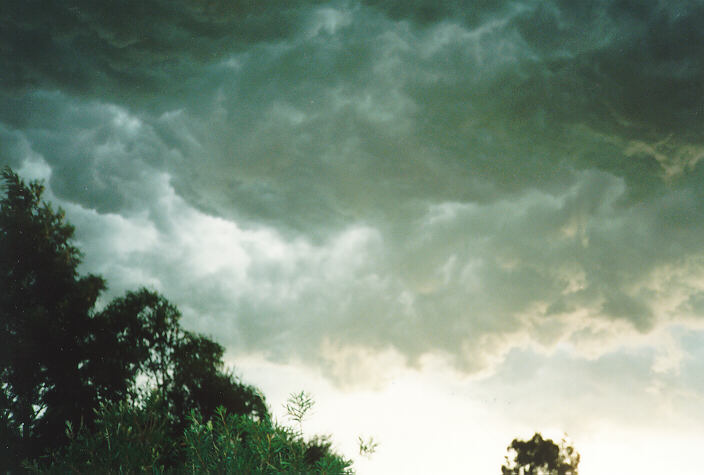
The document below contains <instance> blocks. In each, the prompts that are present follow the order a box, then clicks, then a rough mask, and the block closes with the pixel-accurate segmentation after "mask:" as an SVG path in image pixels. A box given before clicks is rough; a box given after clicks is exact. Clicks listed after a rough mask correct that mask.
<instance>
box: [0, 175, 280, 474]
mask: <svg viewBox="0 0 704 475" xmlns="http://www.w3.org/2000/svg"><path fill="white" fill-rule="evenodd" d="M2 181H3V185H4V190H3V191H4V196H2V200H0V288H2V289H3V292H1V293H0V384H1V386H0V387H1V388H2V391H0V423H2V426H1V427H0V435H1V436H2V440H4V441H5V443H4V444H1V445H0V470H9V469H13V468H17V467H18V466H19V465H18V464H19V462H20V461H21V460H22V459H25V458H27V459H32V458H36V457H38V456H40V455H42V454H45V453H47V451H51V450H54V449H56V448H58V447H60V446H61V445H64V444H66V443H67V439H66V437H65V427H66V423H67V422H68V423H69V424H72V425H73V426H74V427H85V428H87V429H88V430H90V429H92V428H93V427H94V425H95V420H96V414H97V410H98V408H99V407H101V405H105V404H109V403H116V402H119V401H127V402H129V401H135V400H137V399H139V398H140V397H146V396H145V395H148V394H150V393H151V392H152V391H156V393H158V396H159V398H160V400H161V401H163V405H164V408H165V411H166V412H165V414H166V416H165V417H166V420H167V422H169V427H170V429H169V430H171V431H172V432H173V433H178V432H179V431H181V432H182V431H183V429H184V428H185V427H186V426H187V424H188V421H187V417H188V414H189V413H190V411H192V410H197V411H198V412H199V413H200V414H202V415H203V417H206V418H209V417H211V416H212V415H213V414H214V413H215V410H216V408H217V407H219V406H222V407H223V408H224V410H226V411H228V413H231V414H236V415H251V416H254V417H256V418H259V419H263V418H266V417H267V409H266V405H265V403H264V399H263V397H262V396H261V395H260V394H259V393H258V391H256V389H254V388H253V387H251V386H248V385H244V384H242V383H241V382H240V381H239V380H238V379H237V378H235V377H234V376H233V375H232V374H231V373H228V372H226V371H225V370H224V364H223V362H222V356H223V351H224V349H223V347H222V346H221V345H219V344H218V343H216V342H214V341H212V340H210V339H209V338H207V337H205V336H203V335H199V334H196V333H192V332H189V331H186V330H184V329H183V328H182V327H181V326H180V318H181V314H180V312H179V310H178V309H177V308H176V307H175V306H174V305H172V304H171V303H169V302H168V301H167V300H166V299H165V298H164V297H163V296H161V295H159V294H158V293H156V292H153V291H150V290H147V289H141V290H138V291H135V292H128V293H127V294H126V295H125V296H123V297H120V298H117V299H115V300H113V301H112V302H111V303H109V304H108V305H107V306H106V307H105V308H104V309H102V310H100V309H98V308H97V307H96V302H97V300H98V297H99V295H100V293H101V292H102V291H103V290H104V289H105V281H104V280H103V279H102V278H101V277H99V276H96V275H86V276H82V275H80V274H79V272H78V265H79V264H80V262H81V253H80V251H79V250H78V248H76V247H75V246H74V245H73V244H72V238H73V234H74V228H73V226H71V225H70V224H69V223H68V222H66V220H65V215H64V212H63V211H62V210H61V209H59V210H54V209H53V208H52V206H51V205H50V204H49V203H47V202H45V201H43V200H42V194H43V192H44V187H43V186H42V185H41V184H40V183H38V182H32V183H30V184H25V183H24V182H23V181H22V180H21V179H20V178H19V177H18V176H17V174H16V173H14V172H13V171H12V170H10V169H9V168H5V169H3V170H2ZM139 381H145V382H144V383H139Z"/></svg>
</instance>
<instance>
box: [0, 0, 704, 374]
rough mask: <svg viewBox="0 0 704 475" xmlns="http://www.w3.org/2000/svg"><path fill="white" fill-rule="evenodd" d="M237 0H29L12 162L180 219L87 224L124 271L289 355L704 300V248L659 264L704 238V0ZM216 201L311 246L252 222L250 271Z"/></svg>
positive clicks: (546, 328) (8, 98)
mask: <svg viewBox="0 0 704 475" xmlns="http://www.w3.org/2000/svg"><path fill="white" fill-rule="evenodd" d="M213 5H215V6H213V7H212V8H214V10H209V8H211V7H207V6H205V4H202V5H201V4H196V3H194V2H185V1H184V2H176V3H162V2H157V1H151V2H146V3H144V2H141V3H127V4H125V6H124V8H123V9H120V10H119V11H113V12H111V11H108V10H107V8H108V7H105V6H95V5H88V4H86V5H83V4H78V3H73V4H70V5H69V4H55V5H54V7H52V8H55V9H57V11H53V10H46V11H36V12H35V10H36V5H34V4H31V3H30V4H27V5H26V6H22V5H13V6H6V7H3V8H5V9H6V10H7V12H6V13H7V15H4V16H3V17H4V18H5V19H4V20H2V21H3V22H4V23H2V32H3V35H4V36H3V43H2V45H3V46H2V48H4V50H3V51H6V52H7V51H9V52H10V53H9V54H6V55H3V56H2V57H3V58H4V59H3V60H2V61H4V62H5V66H6V69H7V70H8V71H11V74H9V75H8V76H6V79H5V81H4V82H2V83H0V85H1V86H2V87H3V89H4V91H3V93H2V94H0V100H1V101H2V102H1V103H0V121H1V122H2V123H1V124H0V137H1V138H2V144H0V147H1V148H0V153H1V154H2V156H0V160H2V161H3V162H9V163H11V164H13V165H15V166H17V165H18V164H21V163H22V162H23V160H25V159H26V158H27V157H30V156H33V155H37V156H40V157H42V158H43V159H44V160H46V162H47V163H48V164H49V165H50V167H51V169H52V175H51V180H50V184H51V187H52V191H53V192H54V193H55V194H56V196H57V197H58V198H59V199H63V200H66V201H67V202H75V203H79V204H81V205H83V206H84V207H85V208H86V209H94V210H97V211H98V212H99V213H100V214H99V215H97V216H96V215H91V214H90V213H88V214H82V215H81V216H82V217H81V218H80V220H81V223H77V224H82V226H83V227H86V229H89V231H86V234H85V235H84V236H83V237H82V239H84V240H85V241H86V243H88V242H90V241H91V239H95V240H96V241H97V240H98V239H104V232H105V230H104V229H101V228H100V226H96V225H95V224H93V227H91V224H90V223H96V222H100V220H101V219H106V220H109V222H110V223H112V224H111V226H113V228H109V229H115V232H117V233H120V232H122V233H126V234H128V233H130V232H132V233H134V232H136V231H135V230H136V229H137V228H138V227H139V226H147V223H149V224H150V225H153V226H154V233H156V235H157V236H158V239H157V240H156V241H154V242H152V241H149V239H151V238H149V236H150V235H151V234H150V232H151V231H150V232H146V231H145V234H144V235H142V234H140V236H141V238H143V239H146V240H147V241H146V242H147V244H146V245H145V247H143V248H142V247H140V246H138V245H137V244H129V243H130V242H131V241H130V240H129V239H127V238H125V244H124V245H123V247H122V248H120V249H122V250H123V253H122V254H119V253H111V252H110V251H108V250H107V249H102V250H101V249H100V248H99V246H97V245H90V244H87V245H88V247H90V250H89V252H88V256H92V259H93V261H92V262H93V264H91V265H94V266H95V269H97V270H98V271H100V270H101V269H102V271H103V272H105V273H107V274H108V275H109V276H112V277H113V279H115V281H116V282H119V284H116V285H117V286H118V287H120V286H124V287H129V285H130V284H129V283H130V281H132V280H134V281H135V283H136V284H139V283H140V282H138V281H139V279H144V280H146V281H148V282H150V283H153V285H157V286H159V288H160V289H162V290H164V291H165V293H166V294H167V296H169V297H170V298H174V299H175V300H177V301H178V303H180V304H181V306H182V307H183V308H185V309H186V311H187V314H188V315H189V319H190V320H189V321H190V322H191V324H193V325H196V326H199V329H201V330H205V331H211V332H213V333H217V334H218V335H222V338H230V340H229V343H230V344H232V345H239V346H240V347H243V348H247V349H248V350H256V349H259V350H261V349H262V348H264V349H266V350H265V351H270V352H272V354H274V353H276V352H278V355H277V356H276V357H278V358H285V357H286V355H290V354H297V355H298V356H300V357H303V358H306V360H307V361H309V362H315V361H316V359H317V352H318V351H319V349H320V347H321V345H323V344H324V343H325V342H326V341H330V340H332V341H338V340H339V341H342V340H343V339H344V340H345V342H347V343H349V344H351V345H361V346H365V345H367V346H370V347H373V348H375V349H384V348H386V347H389V346H391V347H393V348H395V349H397V350H398V351H400V352H401V353H402V354H403V355H404V356H406V357H407V358H409V360H411V361H414V362H417V360H418V359H419V358H420V357H421V356H422V355H423V354H425V353H428V352H445V353H447V354H449V355H451V356H454V357H456V360H457V364H458V365H459V366H462V367H464V368H465V369H468V370H479V369H482V367H484V366H486V365H487V364H488V363H487V361H489V360H491V358H492V357H494V356H496V355H500V354H502V353H503V352H505V351H508V350H507V349H508V348H510V347H511V346H512V345H515V344H517V343H516V342H518V341H522V339H525V338H532V339H535V340H536V341H539V342H541V344H544V345H545V346H548V347H552V346H554V345H556V344H557V343H558V342H560V341H568V340H570V339H571V338H575V339H576V338H578V337H579V335H580V334H581V333H580V332H582V333H590V332H597V333H598V331H599V325H601V324H602V323H603V322H607V323H614V322H615V324H620V323H623V322H627V323H628V324H629V325H631V326H632V327H633V328H634V329H635V330H634V331H636V332H647V331H651V330H652V329H653V328H656V327H657V326H658V325H661V324H663V323H664V322H668V321H671V320H677V319H678V318H679V317H678V316H677V315H675V314H672V313H668V312H669V311H668V312H666V311H663V310H662V309H661V304H660V301H661V300H664V299H665V296H664V294H665V292H666V291H665V290H663V288H665V287H666V288H667V289H668V290H676V292H674V293H675V294H677V295H680V294H681V295H682V297H681V302H679V303H677V304H678V305H681V308H687V309H688V312H689V313H690V314H697V315H700V314H701V303H700V302H699V300H698V297H696V296H697V295H698V293H699V292H700V291H701V289H700V288H697V285H698V284H696V276H697V275H700V274H701V269H700V268H696V266H695V269H694V270H692V274H691V275H688V276H672V277H669V280H666V281H665V280H663V281H659V280H658V279H659V278H660V277H658V275H659V274H658V272H664V271H663V270H662V269H665V268H667V267H668V266H672V265H677V264H678V263H682V262H686V261H689V260H690V259H692V258H695V257H697V256H701V255H702V253H703V252H704V248H703V246H702V244H701V242H700V241H701V239H700V237H701V233H702V225H703V221H702V216H704V214H702V211H703V210H702V206H703V203H704V196H703V195H702V194H703V193H704V191H702V187H701V183H702V179H704V177H703V176H702V173H704V165H702V157H704V143H702V137H701V134H700V132H699V130H698V125H697V124H698V122H697V120H696V119H697V117H698V114H699V113H700V107H701V104H700V102H701V101H700V100H699V99H700V97H701V94H700V88H701V84H703V82H702V81H701V78H702V67H701V66H702V64H701V57H702V55H701V54H700V51H699V48H700V46H699V45H701V44H702V42H701V41H698V40H699V36H700V35H701V33H700V31H699V29H697V28H695V26H696V25H697V24H698V23H700V21H699V19H700V17H701V15H702V12H704V10H703V9H702V8H700V7H698V6H696V5H675V4H671V3H669V4H668V5H664V4H656V3H652V4H647V5H641V4H638V5H635V4H633V2H596V1H595V2H580V3H574V2H559V1H555V2H539V3H538V2H472V5H471V6H470V5H469V4H460V3H452V2H433V3H432V4H431V3H425V2H410V3H409V2H372V1H370V2H364V3H363V4H361V5H359V4H357V3H354V2H338V3H333V4H326V5H324V6H323V5H318V4H316V3H310V4H308V3H305V4H304V3H297V4H296V5H295V6H294V7H289V6H283V5H277V6H276V7H277V8H274V7H272V6H271V5H269V6H267V7H266V8H267V9H268V8H272V9H274V10H275V12H273V13H272V14H271V15H270V14H269V11H268V10H266V11H265V7H264V6H262V5H259V4H257V5H255V4H249V3H245V4H241V5H244V6H241V7H237V8H243V9H244V10H237V9H234V10H233V9H230V7H228V6H227V5H224V4H222V5H221V4H218V3H215V4H213ZM228 5H229V4H228ZM287 5H288V4H287ZM71 6H73V7H75V8H68V7H71ZM232 8H235V7H232ZM32 12H35V13H36V14H35V15H30V13H32ZM132 18H134V21H127V19H132ZM32 45H34V46H32ZM30 47H31V48H34V49H33V50H31V48H30ZM50 56H51V57H50ZM54 58H56V59H54ZM72 58H73V59H72ZM59 63H60V64H59ZM54 89H57V90H56V91H54V92H48V91H49V90H54ZM181 199H182V200H184V201H179V200H181ZM174 203H179V204H178V205H174ZM110 213H113V215H111V214H110ZM140 213H142V214H140ZM199 213H200V214H199ZM203 213H205V214H207V215H210V216H211V217H212V218H213V219H216V218H218V219H219V218H224V219H226V220H230V221H232V222H236V223H237V224H238V226H240V227H241V229H243V230H246V231H247V232H250V231H251V232H254V231H255V230H261V229H269V230H272V232H275V235H276V236H277V237H276V238H275V239H274V238H271V239H273V241H272V242H276V243H277V245H281V246H283V248H285V249H286V252H287V253H290V256H293V257H287V258H281V259H278V260H277V259H273V258H267V257H266V253H264V252H263V251H261V249H259V248H257V247H256V246H253V247H252V246H250V247H247V245H244V244H241V242H240V239H241V237H237V236H240V235H239V234H237V233H236V232H234V231H232V230H230V231H227V232H232V233H233V234H232V243H233V244H232V245H233V246H234V247H237V246H240V247H237V248H238V249H240V250H241V252H242V254H243V255H245V256H248V257H247V259H249V260H251V263H250V264H248V265H247V266H245V267H246V270H241V272H240V271H238V270H237V266H236V264H235V261H232V262H230V264H228V266H229V267H225V268H213V269H210V270H208V271H207V272H206V270H203V269H200V270H198V269H199V268H198V266H197V265H196V264H193V262H197V261H198V259H200V258H202V256H201V255H200V254H198V252H197V249H195V248H194V245H193V242H194V241H198V240H199V239H205V237H198V236H192V235H189V234H188V233H187V232H186V230H185V229H184V227H183V226H182V225H179V224H178V223H179V222H180V221H179V217H180V216H183V215H187V216H190V217H191V218H193V219H194V220H197V219H201V218H202V216H203ZM118 215H119V216H121V218H122V219H124V220H126V221H124V222H123V221H120V219H118V218H117V217H116V216H118ZM110 216H111V217H110ZM140 216H142V217H140ZM145 216H146V217H145ZM140 220H141V221H140ZM135 223H137V224H135ZM203 226H205V228H204V229H206V228H207V226H210V224H207V225H206V224H203ZM194 227H195V225H194ZM197 229H200V228H197V227H195V228H194V231H193V232H196V230H197ZM218 229H220V228H218ZM228 229H229V228H228ZM355 229H356V230H359V229H363V230H367V231H369V234H368V235H364V234H363V235H361V237H360V236H358V238H359V241H358V242H357V244H356V246H357V247H355V246H352V247H351V250H349V251H346V250H342V248H341V247H339V246H342V244H340V242H341V241H340V240H341V239H342V240H344V237H345V236H348V234H346V233H350V232H353V230H355ZM203 232H206V231H203ZM223 232H224V231H223ZM245 234H246V233H245ZM226 235H228V236H229V234H227V233H226ZM91 236H93V238H91ZM184 236H185V237H184ZM242 239H244V238H242ZM247 239H249V238H247ZM252 239H254V238H252ZM267 239H269V238H267ZM245 241H246V239H245ZM267 242H268V241H267ZM282 243H285V244H282ZM301 243H303V244H301ZM91 246H92V247H91ZM111 246H117V247H115V248H119V246H118V244H115V243H113V244H111ZM213 246H216V247H217V246H219V244H217V245H216V244H213ZM108 247H109V246H108ZM218 249H219V248H218ZM238 252H239V251H238ZM286 255H287V256H288V254H286ZM353 257H356V258H358V259H359V262H357V261H355V259H353ZM110 259H113V260H114V261H115V263H113V264H108V261H109V260H110ZM203 259H205V258H203ZM206 260H207V259H206ZM248 262H249V261H248ZM355 262H357V264H355ZM101 266H103V267H101ZM334 270H337V272H334ZM201 271H202V272H203V275H198V276H197V277H195V275H196V274H194V272H195V273H197V272H201ZM194 279H197V282H198V284H197V285H194V284H193V280H194ZM235 284H236V285H235ZM667 286H669V287H667ZM272 295H274V296H276V298H274V297H272ZM673 305H675V304H673ZM579 311H583V313H582V314H579V315H581V316H580V317H579V318H580V319H581V320H580V321H578V322H575V321H574V320H575V318H577V317H574V315H576V314H578V313H579ZM230 335H231V336H230Z"/></svg>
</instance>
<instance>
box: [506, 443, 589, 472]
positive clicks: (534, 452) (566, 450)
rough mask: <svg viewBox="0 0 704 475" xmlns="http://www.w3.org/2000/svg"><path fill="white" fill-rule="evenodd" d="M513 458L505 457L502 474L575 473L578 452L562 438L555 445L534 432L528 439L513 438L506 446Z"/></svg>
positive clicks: (577, 464) (577, 463)
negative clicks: (558, 443)
mask: <svg viewBox="0 0 704 475" xmlns="http://www.w3.org/2000/svg"><path fill="white" fill-rule="evenodd" d="M507 449H508V451H509V452H510V453H511V455H513V459H512V460H511V459H509V457H508V456H507V457H506V465H504V466H502V467H501V473H502V475H577V474H578V471H577V469H578V466H579V458H580V457H579V454H578V453H577V451H576V450H575V449H574V448H573V447H571V446H570V445H568V444H567V442H566V441H565V440H564V439H563V440H562V442H561V443H560V445H557V444H556V443H555V442H553V441H552V440H551V439H543V436H542V435H540V434H539V433H537V432H536V433H535V435H533V437H532V438H531V439H529V440H519V439H513V441H512V442H511V445H509V446H508V447H507Z"/></svg>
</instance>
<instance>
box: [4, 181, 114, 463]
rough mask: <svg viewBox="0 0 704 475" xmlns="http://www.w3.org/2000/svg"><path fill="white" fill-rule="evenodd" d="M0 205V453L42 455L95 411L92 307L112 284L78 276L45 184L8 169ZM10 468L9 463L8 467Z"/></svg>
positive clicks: (75, 256) (67, 232)
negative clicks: (2, 439)
mask: <svg viewBox="0 0 704 475" xmlns="http://www.w3.org/2000/svg"><path fill="white" fill-rule="evenodd" d="M2 179H3V182H4V185H5V196H4V198H3V199H2V202H1V203H0V288H1V289H2V292H1V293H0V381H1V384H2V395H1V396H0V404H1V405H2V406H0V414H1V416H0V418H1V419H2V422H3V423H4V424H3V429H2V430H3V431H4V432H5V433H6V435H7V440H8V443H7V444H2V445H3V446H2V448H0V450H6V451H8V453H6V454H0V455H4V456H2V457H0V459H2V460H12V459H17V458H18V457H24V456H36V455H38V452H40V451H42V450H43V449H44V448H45V447H47V446H52V445H56V444H57V443H58V441H59V439H60V438H61V437H62V435H63V432H64V424H65V421H66V420H71V421H76V422H77V421H80V419H81V418H83V417H88V418H89V417H90V412H91V410H92V409H93V408H94V407H96V403H97V400H96V389H97V388H96V386H95V384H94V382H95V381H94V378H93V375H91V374H90V372H89V371H88V368H87V367H86V366H85V363H86V361H87V359H88V354H87V346H88V343H89V342H90V340H91V327H92V316H93V313H92V309H93V307H94V305H95V302H96V299H97V298H98V295H99V293H100V292H101V291H102V290H103V288H104V287H105V283H104V281H103V279H101V278H100V277H98V276H95V275H88V276H79V275H78V272H77V270H76V268H77V266H78V264H79V263H80V252H79V251H78V249H77V248H76V247H74V246H73V245H72V244H71V243H70V239H71V237H72V236H73V232H74V229H73V226H71V225H70V224H68V223H66V222H65V221H64V213H63V211H62V210H60V209H59V210H58V211H54V210H53V209H52V207H51V206H50V205H49V204H47V203H45V202H43V201H41V195H42V192H43V187H42V185H40V184H39V183H31V184H30V185H25V184H24V183H23V182H22V181H21V180H20V179H19V178H18V176H17V175H16V174H15V173H13V172H12V171H11V170H10V169H8V168H6V169H4V170H3V171H2ZM3 468H5V467H3Z"/></svg>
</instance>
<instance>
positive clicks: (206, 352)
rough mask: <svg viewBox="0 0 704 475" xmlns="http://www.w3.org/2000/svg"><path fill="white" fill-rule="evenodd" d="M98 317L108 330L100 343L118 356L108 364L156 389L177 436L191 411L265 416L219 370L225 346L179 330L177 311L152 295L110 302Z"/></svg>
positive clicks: (249, 393) (259, 404)
mask: <svg viewBox="0 0 704 475" xmlns="http://www.w3.org/2000/svg"><path fill="white" fill-rule="evenodd" d="M99 318H100V319H102V320H103V321H104V322H105V323H104V324H103V325H102V328H106V329H107V335H106V337H105V338H104V339H105V340H106V341H107V342H108V344H112V345H115V347H114V352H115V354H118V355H121V361H120V362H115V363H114V364H113V366H115V367H117V368H120V364H122V365H123V366H122V368H123V369H124V368H125V366H126V367H127V369H126V370H125V375H127V376H129V377H130V378H131V379H130V381H131V383H132V384H133V385H134V384H135V383H136V381H135V379H134V376H135V375H142V376H143V377H144V383H143V384H144V386H146V388H147V389H152V388H153V389H155V390H156V391H157V392H158V393H159V394H160V396H161V397H162V399H163V400H164V401H165V403H166V404H167V406H168V408H169V413H170V415H171V418H172V419H173V423H174V424H175V426H176V429H177V430H178V431H179V432H181V431H182V430H183V429H184V428H185V427H186V425H187V424H188V422H187V419H188V415H189V413H190V411H191V410H192V409H197V410H198V411H199V413H200V414H202V416H203V417H205V418H206V419H208V418H210V417H211V416H212V415H214V414H215V409H216V408H217V407H218V406H222V407H223V408H224V409H225V410H226V411H228V413H230V414H238V415H245V414H249V415H253V416H256V417H258V418H265V417H267V409H266V404H265V402H264V398H263V396H261V395H260V394H259V393H258V391H257V390H256V389H255V388H253V387H251V386H248V385H245V384H242V383H241V382H240V381H239V380H238V379H237V378H235V377H234V376H233V375H232V374H231V373H228V372H226V371H225V370H224V364H223V361H222V356H223V354H224V348H223V347H222V346H221V345H220V344H218V343H216V342H214V341H212V340H210V339H209V338H207V337H205V336H203V335H198V334H196V333H192V332H189V331H186V330H184V329H183V328H182V327H181V326H180V319H181V312H180V311H179V310H178V308H177V307H176V306H174V305H172V304H171V303H169V302H168V301H167V300H166V299H165V298H164V297H162V296H161V295H159V294H157V293H156V292H152V291H149V290H147V289H140V290H139V291H137V292H128V293H127V294H126V295H125V296H124V297H120V298H117V299H115V300H114V301H112V302H111V303H110V304H109V305H108V306H107V307H106V308H105V310H104V311H103V312H102V313H101V314H100V315H99ZM110 325H113V326H114V327H116V328H111V327H110ZM115 329H124V330H122V331H121V332H120V333H119V337H120V338H119V339H117V340H114V339H112V337H111V335H113V334H114V332H115ZM126 363H127V365H125V364H126Z"/></svg>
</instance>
